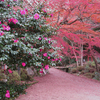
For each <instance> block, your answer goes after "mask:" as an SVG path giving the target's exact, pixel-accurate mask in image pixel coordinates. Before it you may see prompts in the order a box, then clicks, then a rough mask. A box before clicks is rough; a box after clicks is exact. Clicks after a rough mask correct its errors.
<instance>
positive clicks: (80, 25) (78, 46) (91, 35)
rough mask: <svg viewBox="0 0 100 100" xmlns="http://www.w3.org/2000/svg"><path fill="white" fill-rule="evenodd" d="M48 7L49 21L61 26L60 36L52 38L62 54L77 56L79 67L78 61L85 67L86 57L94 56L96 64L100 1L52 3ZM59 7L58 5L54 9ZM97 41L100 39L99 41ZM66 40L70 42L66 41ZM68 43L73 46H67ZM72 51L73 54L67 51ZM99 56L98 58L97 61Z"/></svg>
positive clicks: (83, 0) (57, 0)
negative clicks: (50, 14) (84, 59)
mask: <svg viewBox="0 0 100 100" xmlns="http://www.w3.org/2000/svg"><path fill="white" fill-rule="evenodd" d="M48 4H49V8H51V9H52V10H51V11H55V12H54V13H53V17H52V18H51V19H48V22H51V24H52V25H53V26H54V25H58V26H59V27H60V29H59V30H58V32H59V34H58V35H57V36H56V37H53V38H55V39H56V40H57V44H56V45H58V46H60V47H61V48H62V46H63V48H62V52H63V53H64V54H65V55H67V56H68V55H70V57H73V56H74V57H75V58H76V61H77V66H78V65H79V62H78V61H79V60H80V62H81V66H83V57H84V56H92V58H93V59H94V61H95V63H96V65H97V61H96V58H97V57H99V56H100V55H99V54H98V52H97V51H96V50H95V48H94V46H96V47H100V46H99V44H98V43H99V41H100V35H99V33H100V32H99V31H94V30H98V29H99V24H100V6H99V5H100V1H99V0H55V1H54V0H50V2H49V3H48ZM55 4H56V6H55ZM97 39H98V40H97ZM66 40H67V42H66ZM68 41H69V42H70V43H68ZM68 49H70V53H69V52H68V51H69V50H68ZM95 57H96V58H95Z"/></svg>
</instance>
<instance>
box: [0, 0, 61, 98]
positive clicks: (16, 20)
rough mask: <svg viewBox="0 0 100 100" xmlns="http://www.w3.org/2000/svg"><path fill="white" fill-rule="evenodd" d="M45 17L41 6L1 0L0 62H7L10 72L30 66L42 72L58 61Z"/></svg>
mask: <svg viewBox="0 0 100 100" xmlns="http://www.w3.org/2000/svg"><path fill="white" fill-rule="evenodd" d="M48 17H49V18H50V17H52V16H51V14H50V13H49V12H46V11H44V10H43V5H38V6H36V7H34V10H28V9H27V6H25V5H24V3H23V2H22V0H19V1H17V0H1V1H0V64H1V66H4V65H7V66H8V68H7V70H8V72H9V73H12V71H13V70H16V69H20V68H26V67H31V66H33V67H34V68H35V69H36V70H37V71H38V72H40V73H43V69H45V70H47V69H48V68H49V67H50V66H53V65H56V63H57V62H60V61H61V58H59V57H58V55H57V54H56V53H55V52H54V51H55V50H56V49H55V48H54V47H52V43H53V40H51V38H50V37H52V35H55V34H56V29H55V28H53V27H52V26H50V25H49V24H48V23H47V22H46V18H48ZM50 51H52V52H50ZM7 93H8V94H9V95H8V96H7V95H5V96H6V97H8V98H10V91H9V90H7ZM1 99H4V98H1Z"/></svg>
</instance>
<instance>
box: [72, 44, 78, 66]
mask: <svg viewBox="0 0 100 100" xmlns="http://www.w3.org/2000/svg"><path fill="white" fill-rule="evenodd" d="M71 44H72V48H73V53H74V55H75V59H76V64H77V66H79V62H78V58H77V55H76V53H75V50H74V46H73V42H71Z"/></svg>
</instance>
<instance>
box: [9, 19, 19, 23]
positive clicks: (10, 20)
mask: <svg viewBox="0 0 100 100" xmlns="http://www.w3.org/2000/svg"><path fill="white" fill-rule="evenodd" d="M8 21H9V22H13V23H14V24H16V23H18V20H17V19H15V18H10V19H8Z"/></svg>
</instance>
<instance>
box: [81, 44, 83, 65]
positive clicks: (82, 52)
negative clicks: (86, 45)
mask: <svg viewBox="0 0 100 100" xmlns="http://www.w3.org/2000/svg"><path fill="white" fill-rule="evenodd" d="M81 66H83V43H82V44H81Z"/></svg>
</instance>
